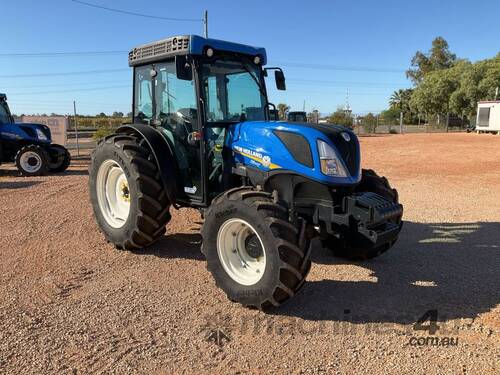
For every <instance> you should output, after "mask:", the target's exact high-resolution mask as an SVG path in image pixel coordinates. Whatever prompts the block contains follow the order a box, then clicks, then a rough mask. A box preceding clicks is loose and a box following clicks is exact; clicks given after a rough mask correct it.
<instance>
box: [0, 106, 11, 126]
mask: <svg viewBox="0 0 500 375" xmlns="http://www.w3.org/2000/svg"><path fill="white" fill-rule="evenodd" d="M11 123H12V117H11V116H10V113H9V111H8V109H7V103H5V102H3V101H0V124H11Z"/></svg>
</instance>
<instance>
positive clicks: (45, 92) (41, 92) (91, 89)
mask: <svg viewBox="0 0 500 375" xmlns="http://www.w3.org/2000/svg"><path fill="white" fill-rule="evenodd" d="M125 87H128V88H130V87H132V86H131V85H121V86H107V87H92V88H86V89H71V90H56V91H39V92H17V93H15V92H13V93H9V95H45V94H59V93H64V92H80V91H100V90H110V89H121V88H125Z"/></svg>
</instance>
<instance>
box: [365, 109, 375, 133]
mask: <svg viewBox="0 0 500 375" xmlns="http://www.w3.org/2000/svg"><path fill="white" fill-rule="evenodd" d="M362 124H363V127H364V128H365V130H366V131H367V132H368V133H375V131H376V129H377V116H375V115H374V114H373V113H371V112H370V113H368V114H366V115H365V116H363V120H362Z"/></svg>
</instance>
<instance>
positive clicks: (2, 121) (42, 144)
mask: <svg viewBox="0 0 500 375" xmlns="http://www.w3.org/2000/svg"><path fill="white" fill-rule="evenodd" d="M11 162H14V163H15V164H16V166H17V168H18V169H19V171H20V172H21V174H22V175H23V176H41V175H44V174H46V173H48V172H55V173H57V172H62V171H64V170H66V169H67V168H68V166H69V164H70V162H71V156H70V154H69V152H68V150H67V149H66V148H65V147H63V146H61V145H58V144H54V143H52V139H51V134H50V129H49V127H48V126H46V125H41V124H29V123H15V122H14V118H13V117H12V115H11V113H10V111H9V106H8V105H7V96H6V95H5V94H0V164H1V163H11Z"/></svg>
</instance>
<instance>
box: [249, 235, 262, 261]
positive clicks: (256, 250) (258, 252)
mask: <svg viewBox="0 0 500 375" xmlns="http://www.w3.org/2000/svg"><path fill="white" fill-rule="evenodd" d="M245 250H246V252H247V253H248V255H250V256H251V257H252V258H259V257H261V256H262V255H263V253H264V250H263V249H262V246H261V244H260V241H259V238H258V237H257V235H256V234H254V233H252V234H251V235H249V236H248V237H247V238H246V239H245Z"/></svg>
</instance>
